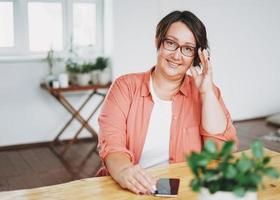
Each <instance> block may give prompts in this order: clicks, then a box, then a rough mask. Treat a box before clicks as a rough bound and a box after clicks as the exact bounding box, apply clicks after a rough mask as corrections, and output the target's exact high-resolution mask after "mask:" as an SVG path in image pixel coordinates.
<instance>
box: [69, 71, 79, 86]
mask: <svg viewBox="0 0 280 200" xmlns="http://www.w3.org/2000/svg"><path fill="white" fill-rule="evenodd" d="M67 73H68V76H69V82H70V84H71V85H77V74H76V73H73V72H67Z"/></svg>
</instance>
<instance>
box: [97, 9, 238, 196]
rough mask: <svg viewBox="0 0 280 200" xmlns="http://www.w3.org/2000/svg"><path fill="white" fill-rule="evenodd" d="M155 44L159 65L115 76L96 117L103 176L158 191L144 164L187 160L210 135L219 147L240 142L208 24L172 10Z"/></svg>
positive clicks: (148, 191)
mask: <svg viewBox="0 0 280 200" xmlns="http://www.w3.org/2000/svg"><path fill="white" fill-rule="evenodd" d="M155 43H156V47H157V63H156V65H155V67H153V68H152V69H151V70H149V71H148V72H145V73H135V74H128V75H124V76H121V77H120V78H118V79H116V80H115V82H114V83H113V85H112V87H111V88H110V91H109V93H108V95H107V97H106V99H105V102H104V105H103V108H102V111H101V114H100V117H99V124H100V134H99V136H100V138H99V148H100V157H101V159H102V161H103V164H104V167H103V168H102V169H101V170H100V171H99V175H105V174H110V175H111V176H112V177H113V178H114V179H115V180H116V181H117V182H118V183H119V184H120V185H121V186H122V187H123V188H126V189H129V190H130V191H132V192H134V193H137V194H151V193H153V192H154V191H155V182H156V180H155V178H153V177H152V176H150V175H149V174H148V173H147V172H146V170H145V168H147V167H151V166H154V165H158V164H164V163H175V162H183V161H184V159H185V155H186V154H188V153H190V152H191V151H198V152H199V151H201V148H202V145H203V142H204V141H205V140H206V139H211V140H214V141H215V142H216V143H217V144H218V146H221V144H222V143H223V142H224V141H227V140H234V141H237V137H236V131H235V128H234V127H233V125H232V122H231V119H230V115H229V112H228V111H227V109H226V107H225V105H224V103H223V100H222V97H221V94H220V92H219V89H218V88H217V87H216V86H214V84H213V79H212V66H211V62H210V58H209V56H208V54H207V51H206V49H207V48H208V44H207V37H206V30H205V27H204V25H203V23H202V22H201V21H200V20H199V19H198V18H197V17H196V16H195V15H194V14H193V13H191V12H188V11H183V12H180V11H174V12H172V13H170V14H168V15H167V16H166V17H164V18H163V19H162V20H161V21H160V22H159V24H158V25H157V30H156V38H155ZM197 65H200V67H201V69H202V73H198V70H197V67H195V66H197ZM188 70H190V72H191V76H190V75H187V74H186V72H187V71H188Z"/></svg>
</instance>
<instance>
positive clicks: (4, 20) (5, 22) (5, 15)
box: [0, 2, 14, 47]
mask: <svg viewBox="0 0 280 200" xmlns="http://www.w3.org/2000/svg"><path fill="white" fill-rule="evenodd" d="M13 9H14V5H13V2H0V33H1V34H0V47H12V46H14V37H13V36H14V10H13Z"/></svg>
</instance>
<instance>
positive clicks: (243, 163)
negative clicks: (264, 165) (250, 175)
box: [237, 154, 252, 172]
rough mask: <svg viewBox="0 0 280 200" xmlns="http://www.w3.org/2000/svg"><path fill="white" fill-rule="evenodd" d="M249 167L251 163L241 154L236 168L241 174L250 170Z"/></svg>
mask: <svg viewBox="0 0 280 200" xmlns="http://www.w3.org/2000/svg"><path fill="white" fill-rule="evenodd" d="M251 167H252V161H251V160H249V158H248V157H247V156H246V155H245V154H243V155H242V158H241V159H240V160H239V161H238V162H237V168H238V169H239V170H240V171H241V172H247V171H249V170H250V168H251Z"/></svg>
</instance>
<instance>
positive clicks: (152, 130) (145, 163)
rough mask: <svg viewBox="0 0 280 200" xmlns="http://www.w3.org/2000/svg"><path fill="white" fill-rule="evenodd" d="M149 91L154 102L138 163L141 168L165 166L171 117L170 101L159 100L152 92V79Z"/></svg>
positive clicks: (167, 155) (167, 157) (167, 158)
mask: <svg viewBox="0 0 280 200" xmlns="http://www.w3.org/2000/svg"><path fill="white" fill-rule="evenodd" d="M150 90H151V95H152V98H153V101H154V106H153V110H152V113H151V118H150V122H149V126H148V131H147V136H146V139H145V144H144V148H143V151H142V155H141V158H140V161H139V164H140V166H142V167H143V168H148V167H152V166H155V165H160V164H167V163H168V160H169V138H170V125H171V118H172V117H171V116H172V101H165V100H162V99H160V98H159V97H158V96H157V95H156V94H155V91H154V87H153V80H152V77H151V79H150Z"/></svg>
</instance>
